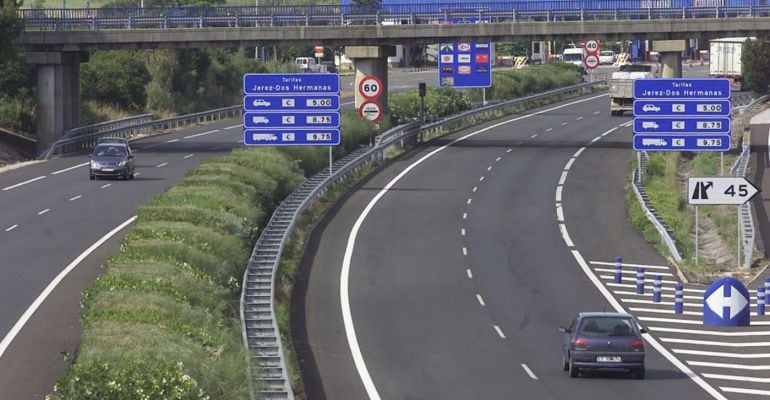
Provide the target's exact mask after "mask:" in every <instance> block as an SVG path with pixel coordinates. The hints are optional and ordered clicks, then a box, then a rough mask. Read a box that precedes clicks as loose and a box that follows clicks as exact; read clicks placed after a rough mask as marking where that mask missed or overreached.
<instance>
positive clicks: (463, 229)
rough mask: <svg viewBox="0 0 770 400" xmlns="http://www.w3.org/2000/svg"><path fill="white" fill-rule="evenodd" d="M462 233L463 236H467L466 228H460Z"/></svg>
mask: <svg viewBox="0 0 770 400" xmlns="http://www.w3.org/2000/svg"><path fill="white" fill-rule="evenodd" d="M460 234H461V235H463V236H465V228H461V229H460Z"/></svg>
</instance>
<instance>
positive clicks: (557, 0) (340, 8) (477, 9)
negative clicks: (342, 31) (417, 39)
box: [19, 0, 770, 30]
mask: <svg viewBox="0 0 770 400" xmlns="http://www.w3.org/2000/svg"><path fill="white" fill-rule="evenodd" d="M769 3H770V0H544V1H522V0H514V1H505V2H502V1H497V2H469V3H462V4H459V3H455V4H452V3H445V4H386V5H380V6H355V5H306V6H299V5H275V6H190V7H148V8H68V9H40V8H32V9H22V10H19V16H20V17H21V19H22V20H23V22H24V26H25V29H29V30H35V29H57V30H68V29H73V30H74V29H140V28H162V29H172V28H190V27H195V28H205V27H248V26H315V25H377V24H386V23H387V24H441V23H445V22H446V21H452V22H453V23H457V22H460V23H462V22H468V23H471V22H476V21H488V22H492V23H495V22H511V21H571V20H634V19H691V18H736V17H766V16H770V4H769Z"/></svg>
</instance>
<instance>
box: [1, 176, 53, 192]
mask: <svg viewBox="0 0 770 400" xmlns="http://www.w3.org/2000/svg"><path fill="white" fill-rule="evenodd" d="M41 179H45V175H42V176H38V177H37V178H32V179H30V180H28V181H24V182H21V183H17V184H15V185H11V186H8V187H4V188H3V191H5V190H11V189H16V188H17V187H19V186H24V185H26V184H28V183H32V182H35V181H39V180H41Z"/></svg>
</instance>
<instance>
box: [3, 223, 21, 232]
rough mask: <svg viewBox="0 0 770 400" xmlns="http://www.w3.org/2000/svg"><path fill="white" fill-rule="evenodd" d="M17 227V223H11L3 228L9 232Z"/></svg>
mask: <svg viewBox="0 0 770 400" xmlns="http://www.w3.org/2000/svg"><path fill="white" fill-rule="evenodd" d="M18 227H19V225H11V226H9V227H7V228H5V231H6V232H10V231H12V230H14V229H16V228H18Z"/></svg>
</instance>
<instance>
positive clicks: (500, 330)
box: [495, 325, 505, 339]
mask: <svg viewBox="0 0 770 400" xmlns="http://www.w3.org/2000/svg"><path fill="white" fill-rule="evenodd" d="M495 331H497V335H498V336H500V338H501V339H505V334H504V333H503V330H502V329H500V327H499V326H497V325H495Z"/></svg>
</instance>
